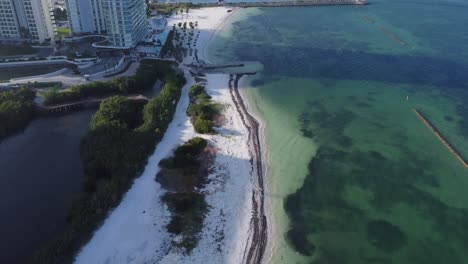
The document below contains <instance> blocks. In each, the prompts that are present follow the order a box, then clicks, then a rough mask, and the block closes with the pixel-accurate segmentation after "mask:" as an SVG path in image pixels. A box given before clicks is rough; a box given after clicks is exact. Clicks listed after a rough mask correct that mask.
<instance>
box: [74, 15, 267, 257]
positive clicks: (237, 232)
mask: <svg viewBox="0 0 468 264" xmlns="http://www.w3.org/2000/svg"><path fill="white" fill-rule="evenodd" d="M227 10H228V8H225V7H216V8H204V9H195V10H190V12H189V13H188V15H187V16H181V15H173V16H172V17H171V18H170V19H169V21H168V27H171V25H172V24H173V23H177V22H180V21H187V22H188V21H198V25H199V28H198V29H197V30H199V32H201V34H200V39H199V41H198V43H197V44H196V48H197V49H198V51H200V55H201V56H200V58H201V59H202V60H208V57H207V51H208V47H209V44H210V43H211V41H212V40H213V39H215V38H216V35H217V34H218V33H219V32H220V31H221V30H222V29H223V27H224V25H225V24H226V22H227V21H228V19H229V18H230V16H231V15H233V14H234V13H236V12H235V11H237V9H236V10H233V11H232V12H227ZM192 61H193V58H192V57H186V58H185V59H184V61H183V62H182V63H181V64H180V68H181V70H183V71H184V74H185V76H186V79H187V84H186V85H185V86H184V87H183V90H182V95H181V98H180V101H179V103H178V105H177V108H176V113H175V115H174V119H173V121H172V122H171V123H170V125H169V128H168V129H167V131H166V133H165V135H164V137H163V139H162V140H161V142H160V143H159V145H158V146H157V148H156V149H155V151H154V153H153V154H152V155H151V156H150V158H149V159H148V163H147V165H146V167H145V170H144V172H143V173H142V175H141V176H140V177H138V178H136V179H135V181H134V182H133V184H132V186H131V187H130V189H129V190H128V191H127V193H126V194H125V195H124V198H123V199H122V201H121V203H120V204H119V205H118V206H117V207H116V208H114V210H113V211H111V212H110V213H109V216H108V217H107V219H106V220H105V221H104V223H103V225H102V226H101V227H100V228H98V229H97V230H96V231H95V232H94V234H93V237H92V239H91V240H90V241H89V242H88V243H87V244H86V245H85V246H84V247H83V248H82V249H81V250H80V251H79V253H78V254H77V256H76V258H75V263H96V262H97V263H106V262H109V263H120V262H128V263H143V262H157V263H190V264H191V263H204V262H206V261H207V260H210V261H213V262H216V263H241V262H247V263H260V262H261V260H262V257H263V255H264V251H265V247H266V241H267V239H266V234H267V231H266V228H264V227H266V217H265V210H264V206H263V204H264V202H263V201H264V195H263V192H264V191H263V181H264V180H263V174H262V172H263V168H261V166H262V164H263V163H262V162H258V164H257V167H256V169H255V170H257V171H258V172H260V174H258V173H257V177H255V176H254V175H253V174H252V172H253V171H252V168H253V167H252V166H251V164H252V161H253V159H254V158H253V157H254V155H255V157H257V158H256V160H257V161H258V157H261V156H262V154H261V152H260V151H261V148H260V141H259V140H260V139H259V138H258V136H257V138H256V140H255V141H254V142H256V143H253V144H252V143H249V141H250V137H249V136H248V134H249V132H248V127H245V126H243V125H242V121H241V115H240V113H238V112H237V111H236V109H235V106H234V102H233V100H234V98H233V97H231V96H230V92H229V88H228V83H229V80H228V79H229V75H228V74H207V76H206V83H205V86H206V90H207V92H208V93H209V94H210V95H211V96H212V97H213V101H215V102H219V103H221V104H224V105H225V110H224V111H223V114H224V115H225V116H226V119H227V121H226V124H224V125H223V126H221V127H219V128H216V131H217V133H216V134H212V135H200V134H197V133H195V132H194V129H193V126H192V124H191V123H190V117H189V116H187V114H186V109H187V107H188V102H189V99H188V89H189V88H190V87H191V86H192V85H194V84H195V83H196V81H195V79H194V78H193V77H192V76H190V73H189V69H188V67H186V66H184V64H186V63H190V62H192ZM239 96H240V95H239ZM240 100H242V101H243V99H242V98H240ZM257 126H258V123H257ZM257 129H258V127H257ZM257 135H258V133H257ZM195 136H201V137H203V138H205V139H207V140H208V141H209V142H210V144H211V145H213V146H214V147H215V148H217V151H218V155H217V156H216V158H215V164H214V166H213V173H211V174H210V175H209V176H208V177H209V182H208V184H207V185H206V186H205V187H204V189H202V190H201V192H202V193H204V194H205V198H206V200H207V203H208V204H209V206H210V211H209V212H208V213H207V215H206V217H205V221H204V224H203V228H202V232H201V235H200V237H199V243H198V245H197V246H196V247H195V248H194V250H193V251H192V252H191V253H190V254H189V255H184V254H182V253H181V252H180V250H178V249H177V248H175V247H173V246H172V243H171V241H176V240H177V239H178V238H177V236H173V235H170V234H169V233H168V232H167V230H166V225H167V223H168V222H169V219H170V212H169V211H168V208H167V206H166V205H165V204H164V203H163V202H162V201H161V200H160V197H162V195H163V194H164V193H166V190H164V189H163V188H162V187H161V186H160V185H159V183H157V182H156V181H155V180H154V179H155V176H156V174H157V173H158V171H159V166H158V163H159V161H160V160H161V159H163V158H165V157H167V156H169V155H170V154H171V153H172V151H173V149H175V148H176V147H177V146H179V145H180V144H182V143H183V142H185V141H187V140H188V139H190V138H193V137H195ZM251 145H255V146H256V148H255V149H253V150H252V149H251V148H250V147H249V146H251ZM249 153H252V154H253V155H250V154H249ZM251 160H252V161H251ZM258 166H260V167H258ZM259 175H261V176H259ZM258 182H260V184H258ZM256 186H261V191H260V192H257V191H255V188H256ZM254 207H255V209H254ZM253 212H256V214H257V217H253V216H252V213H253ZM252 224H253V225H254V226H252ZM262 230H263V231H262ZM252 238H254V239H253V240H252ZM246 241H252V243H250V242H248V243H247V244H249V245H250V248H246ZM246 251H248V252H246ZM244 254H245V256H246V257H245V258H246V259H244ZM244 260H245V261H244Z"/></svg>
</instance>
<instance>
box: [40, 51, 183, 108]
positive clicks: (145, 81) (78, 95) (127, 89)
mask: <svg viewBox="0 0 468 264" xmlns="http://www.w3.org/2000/svg"><path fill="white" fill-rule="evenodd" d="M173 67H175V63H168V62H163V61H155V60H142V61H141V62H140V67H138V70H137V72H136V74H135V75H134V76H131V77H120V78H115V79H113V80H112V81H107V82H91V83H85V84H81V85H77V86H73V87H71V88H70V89H68V90H65V91H58V90H53V91H49V92H47V93H45V94H44V104H46V105H56V104H63V103H68V102H76V101H81V100H85V99H88V98H92V97H103V96H109V95H115V94H132V93H139V92H141V91H144V90H146V89H148V87H150V86H152V85H153V84H154V83H155V82H156V80H158V79H163V78H165V77H164V76H166V75H168V74H169V75H170V72H171V71H172V68H173Z"/></svg>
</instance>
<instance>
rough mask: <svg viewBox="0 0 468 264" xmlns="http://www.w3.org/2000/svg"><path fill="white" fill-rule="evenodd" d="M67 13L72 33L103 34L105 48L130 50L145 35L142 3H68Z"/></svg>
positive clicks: (84, 0) (114, 0) (137, 0)
mask: <svg viewBox="0 0 468 264" xmlns="http://www.w3.org/2000/svg"><path fill="white" fill-rule="evenodd" d="M0 1H1V0H0ZM67 10H68V18H69V21H70V27H71V30H72V33H73V34H75V35H80V34H89V33H94V34H101V35H106V36H107V40H108V42H109V44H108V45H109V46H107V47H108V48H124V49H125V48H132V47H134V46H136V44H137V43H138V42H139V41H141V40H142V39H143V38H144V37H145V35H146V34H147V32H148V26H147V24H146V6H145V0H68V1H67Z"/></svg>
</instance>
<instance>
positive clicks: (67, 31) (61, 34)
mask: <svg viewBox="0 0 468 264" xmlns="http://www.w3.org/2000/svg"><path fill="white" fill-rule="evenodd" d="M70 33H71V31H70V28H67V27H59V28H57V35H58V36H59V37H66V36H69V35H70Z"/></svg>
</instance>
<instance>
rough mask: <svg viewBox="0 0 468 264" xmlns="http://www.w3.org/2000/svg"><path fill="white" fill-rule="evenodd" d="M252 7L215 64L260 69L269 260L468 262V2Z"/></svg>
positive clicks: (256, 101)
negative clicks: (240, 64) (458, 155)
mask: <svg viewBox="0 0 468 264" xmlns="http://www.w3.org/2000/svg"><path fill="white" fill-rule="evenodd" d="M371 3H372V4H371V5H368V6H355V7H312V8H273V9H243V10H241V11H240V12H239V13H238V14H237V15H236V16H234V17H232V18H231V19H230V20H231V22H232V24H231V25H230V26H227V27H226V28H225V29H224V30H223V32H222V33H221V36H220V37H219V38H218V39H217V40H216V41H215V43H214V44H213V45H212V52H211V57H212V58H211V60H213V61H236V60H239V61H260V62H261V63H262V64H263V65H264V71H263V72H261V73H260V74H257V76H255V77H252V78H250V79H247V81H248V82H245V83H244V86H246V87H247V89H246V94H247V97H248V99H249V101H250V104H251V106H252V107H253V108H254V110H255V111H256V112H257V113H258V114H259V115H260V116H261V117H262V119H263V120H264V121H265V123H266V126H267V127H266V131H265V134H266V135H265V136H266V139H265V141H266V147H267V149H268V155H267V159H268V160H267V161H268V176H267V177H268V182H267V185H268V193H267V199H268V201H269V207H270V208H269V209H270V212H271V214H272V218H271V223H272V224H273V225H274V227H273V229H272V239H271V240H270V241H271V242H272V251H271V252H270V253H269V254H268V255H267V259H268V260H269V262H270V263H333V264H341V263H356V264H357V263H379V264H381V263H384V264H386V263H398V264H406V263H408V264H410V263H411V264H419V263H421V264H422V263H424V264H427V263H434V264H436V263H437V264H438V263H468V251H467V250H466V249H467V248H468V193H467V192H466V189H467V188H468V168H465V167H464V166H463V165H462V163H461V162H460V161H459V160H458V159H457V158H455V157H454V155H453V154H452V153H451V152H450V151H449V150H448V149H447V148H446V147H445V146H444V145H443V144H442V143H441V141H440V140H439V139H438V138H437V137H436V136H435V135H434V133H433V132H432V131H431V130H430V129H429V128H428V127H427V126H426V125H425V124H424V123H423V122H422V121H421V120H420V119H419V118H418V117H417V116H416V114H415V113H414V111H413V109H418V110H419V111H421V112H422V113H423V114H424V115H425V116H426V117H427V118H428V119H429V120H430V122H431V123H432V124H433V125H434V126H435V127H437V128H438V129H439V130H440V132H441V133H442V134H443V135H444V136H445V137H446V138H447V140H448V141H450V143H451V144H452V145H454V146H455V147H456V148H457V149H458V150H459V152H460V153H461V154H462V155H463V156H464V157H465V159H467V157H468V29H467V25H468V15H467V14H468V1H378V0H377V1H371Z"/></svg>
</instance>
